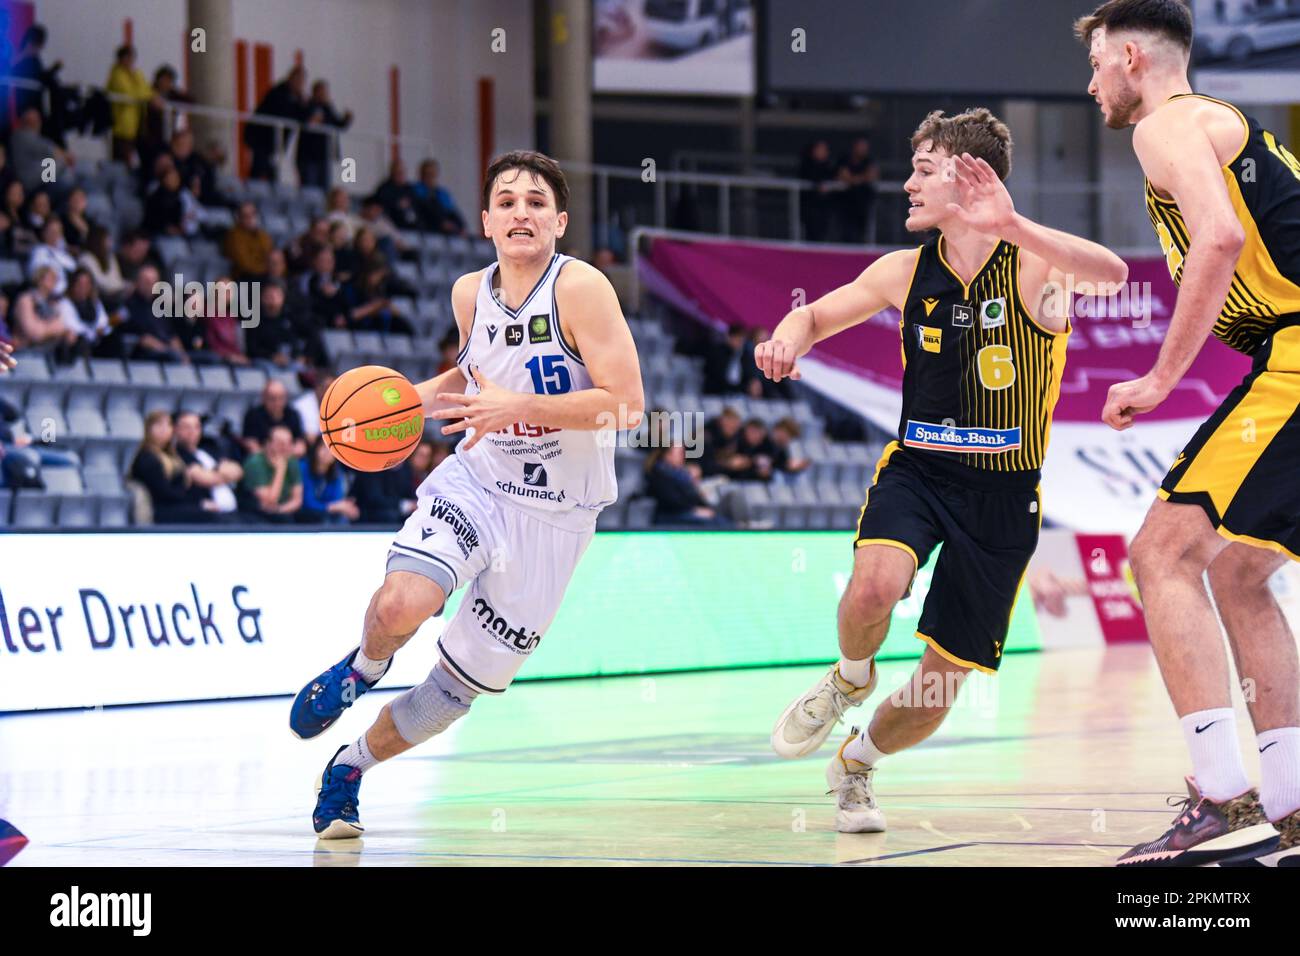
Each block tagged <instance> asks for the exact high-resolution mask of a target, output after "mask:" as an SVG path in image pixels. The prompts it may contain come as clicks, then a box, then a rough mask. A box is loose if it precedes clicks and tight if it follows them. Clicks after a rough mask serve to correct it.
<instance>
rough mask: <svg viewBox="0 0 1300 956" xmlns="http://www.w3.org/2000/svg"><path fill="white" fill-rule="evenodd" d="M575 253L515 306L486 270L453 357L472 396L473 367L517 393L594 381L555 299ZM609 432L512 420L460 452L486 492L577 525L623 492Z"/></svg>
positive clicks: (570, 388)
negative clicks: (568, 337) (495, 289)
mask: <svg viewBox="0 0 1300 956" xmlns="http://www.w3.org/2000/svg"><path fill="white" fill-rule="evenodd" d="M572 258H573V257H572V256H564V255H560V254H558V253H556V254H555V255H553V256H552V257H551V261H550V264H549V265H548V266H547V267H546V271H545V272H543V273H542V277H541V278H540V279H538V280H537V284H536V285H535V286H533V290H532V292H530V293H529V294H528V297H527V298H525V299H524V301H523V302H522V303H521V304H520V306H519V308H517V309H509V308H507V307H506V306H505V305H504V304H503V303H502V302H500V301H499V300H498V299H497V298H496V296H494V295H493V294H492V281H493V277H494V276H495V275H496V271H497V268H498V264H497V263H495V262H494V263H493V264H492V265H490V266H489V267H488V268H487V269H485V270H484V271H483V279H482V281H481V282H480V283H479V288H478V297H477V299H476V300H475V303H474V318H473V322H472V323H471V325H470V331H469V340H468V341H467V342H466V343H465V347H464V349H462V350H461V353H460V355H459V356H458V357H457V360H456V361H457V365H459V366H460V370H461V372H462V373H463V374H464V375H465V379H466V381H468V383H469V384H468V386H467V387H466V389H465V391H466V393H467V394H469V395H474V394H476V393H477V392H478V391H479V387H478V383H477V382H476V381H475V380H474V375H473V371H472V370H473V369H474V368H477V369H478V370H479V371H480V372H481V373H482V374H483V375H485V376H486V377H487V379H488V380H489V381H491V382H495V383H496V384H497V385H500V386H501V387H503V388H508V389H510V390H511V391H514V392H533V393H536V394H539V395H562V394H564V393H567V392H574V391H578V390H579V389H584V388H591V387H592V382H591V376H590V375H589V374H587V366H586V365H584V364H583V362H582V358H581V357H580V356H579V355H577V354H575V353H574V351H573V350H572V349H571V348H570V347H569V344H568V343H567V342H565V341H564V335H563V333H562V332H561V330H560V322H561V321H562V320H563V317H562V316H561V315H559V313H558V311H557V309H556V305H555V281H556V279H557V278H558V277H559V275H560V270H561V269H563V268H564V265H565V263H567V262H569V261H570V260H571V259H572ZM471 433H472V430H471ZM602 434H603V437H602ZM611 437H612V436H611V434H610V433H608V432H606V433H601V432H598V431H577V430H573V429H561V428H547V427H544V426H542V425H537V424H534V423H531V422H515V424H514V425H512V426H510V427H507V428H505V429H503V430H501V431H499V432H494V433H493V434H491V435H486V436H484V437H483V439H482V440H481V441H480V442H479V443H478V444H477V445H475V446H474V447H473V448H471V449H470V450H469V451H462V450H461V448H462V447H463V443H462V446H458V447H457V449H456V454H457V455H458V456H459V457H460V459H461V461H462V462H463V463H464V465H465V467H466V468H467V469H468V470H469V472H470V474H471V475H473V476H474V478H475V479H476V480H477V481H478V482H479V484H481V485H482V486H483V487H484V488H486V489H487V490H488V491H490V492H493V493H494V494H497V495H500V496H501V497H503V498H505V499H506V500H508V501H510V502H512V503H514V504H516V505H520V506H522V507H524V508H528V509H531V510H536V511H540V512H544V513H545V515H544V516H542V515H539V517H544V518H545V519H546V520H550V521H552V522H553V523H556V524H562V525H565V526H569V527H580V526H582V525H586V524H590V523H592V522H594V521H595V518H596V515H597V513H599V511H600V509H601V508H603V507H605V506H606V505H608V504H610V503H612V502H613V501H614V500H615V499H616V498H617V497H618V486H617V483H616V481H615V478H614V442H613V441H610V438H611Z"/></svg>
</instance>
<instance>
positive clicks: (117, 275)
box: [77, 225, 130, 309]
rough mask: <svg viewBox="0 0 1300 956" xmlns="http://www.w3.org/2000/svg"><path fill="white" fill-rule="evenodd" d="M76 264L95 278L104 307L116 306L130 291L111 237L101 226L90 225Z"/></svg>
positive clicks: (111, 307)
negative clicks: (82, 250) (83, 249)
mask: <svg viewBox="0 0 1300 956" xmlns="http://www.w3.org/2000/svg"><path fill="white" fill-rule="evenodd" d="M77 265H78V266H79V267H80V268H82V269H85V270H86V271H87V272H89V273H90V276H91V278H92V279H94V280H95V288H96V289H97V290H98V291H99V295H100V297H101V298H102V299H103V302H104V305H105V307H106V308H110V309H115V308H117V306H118V305H120V304H121V302H122V300H123V299H124V298H126V296H127V294H128V293H129V292H130V284H129V283H128V282H127V281H126V279H125V278H124V277H123V276H122V268H121V266H119V265H118V262H117V253H115V252H114V251H113V237H112V235H111V234H110V233H109V231H108V230H107V229H105V228H104V227H103V226H98V225H92V226H91V228H90V235H89V238H88V239H87V240H86V248H85V251H84V252H82V253H81V256H80V258H78V259H77Z"/></svg>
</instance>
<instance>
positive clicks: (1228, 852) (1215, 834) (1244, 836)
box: [1115, 777, 1279, 866]
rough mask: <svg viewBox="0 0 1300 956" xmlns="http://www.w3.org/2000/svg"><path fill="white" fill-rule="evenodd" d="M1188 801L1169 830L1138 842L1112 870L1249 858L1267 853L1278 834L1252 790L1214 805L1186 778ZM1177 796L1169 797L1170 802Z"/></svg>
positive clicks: (1221, 861) (1188, 864)
mask: <svg viewBox="0 0 1300 956" xmlns="http://www.w3.org/2000/svg"><path fill="white" fill-rule="evenodd" d="M1187 791H1188V797H1187V799H1186V800H1184V801H1183V802H1182V807H1181V809H1180V810H1179V813H1178V816H1177V817H1175V818H1174V823H1173V826H1171V827H1170V828H1169V829H1168V830H1166V831H1165V832H1164V833H1163V834H1161V835H1160V836H1159V837H1158V838H1156V839H1155V840H1152V841H1151V842H1150V843H1141V844H1139V845H1137V846H1135V847H1133V849H1131V850H1129V851H1128V852H1127V853H1125V854H1124V855H1123V856H1121V857H1120V858H1119V859H1118V860H1116V861H1115V865H1116V866H1205V865H1207V864H1210V863H1219V864H1224V863H1230V862H1233V861H1237V860H1245V859H1251V858H1253V857H1257V856H1259V855H1260V854H1263V853H1268V852H1270V851H1272V850H1273V849H1274V848H1275V847H1276V846H1277V842H1278V839H1279V834H1278V831H1277V830H1276V829H1274V827H1273V825H1272V824H1271V823H1269V822H1268V818H1267V817H1266V816H1264V808H1263V807H1262V806H1260V802H1259V794H1258V793H1257V792H1256V791H1255V790H1254V788H1252V789H1250V790H1247V791H1246V792H1245V793H1243V794H1241V795H1240V796H1237V797H1233V798H1232V799H1230V800H1224V801H1223V802H1221V803H1216V802H1215V801H1213V800H1211V799H1210V798H1209V797H1203V796H1201V792H1200V791H1199V790H1197V789H1196V781H1195V780H1193V779H1192V778H1191V777H1188V778H1187ZM1177 799H1178V798H1177V797H1170V798H1169V800H1170V803H1171V804H1172V803H1173V802H1174V801H1176V800H1177Z"/></svg>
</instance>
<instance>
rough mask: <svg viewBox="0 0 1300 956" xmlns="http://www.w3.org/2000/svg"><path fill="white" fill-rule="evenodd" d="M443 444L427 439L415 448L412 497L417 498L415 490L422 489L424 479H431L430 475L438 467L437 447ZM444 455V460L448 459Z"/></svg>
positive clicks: (411, 460) (412, 458)
mask: <svg viewBox="0 0 1300 956" xmlns="http://www.w3.org/2000/svg"><path fill="white" fill-rule="evenodd" d="M441 444H442V443H441V442H431V441H428V440H427V439H426V440H425V441H422V442H420V444H418V445H416V446H415V451H413V452H411V458H410V462H411V496H412V497H415V490H416V489H417V488H419V487H420V485H421V484H422V483H423V482H424V479H426V478H428V477H429V473H430V472H432V471H433V469H434V468H435V467H437V464H438V461H440V460H441V459H438V450H437V446H438V445H441ZM446 457H447V456H446V454H445V453H444V454H443V458H446Z"/></svg>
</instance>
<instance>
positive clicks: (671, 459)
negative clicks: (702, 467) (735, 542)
mask: <svg viewBox="0 0 1300 956" xmlns="http://www.w3.org/2000/svg"><path fill="white" fill-rule="evenodd" d="M646 493H647V494H648V495H649V496H650V497H651V498H653V499H654V502H655V515H654V523H655V524H676V525H683V524H685V525H698V526H702V527H712V528H728V527H730V526H731V522H730V521H728V520H727V519H726V518H724V517H722V516H721V515H719V514H718V513H717V512H716V511H714V510H713V508H711V507H710V506H709V503H708V502H707V501H705V499H704V495H703V494H702V493H701V492H700V487H699V476H698V475H697V474H696V473H695V472H694V471H693V470H691V469H690V468H688V467H687V465H686V449H685V447H684V446H683V445H681V444H680V443H674V444H672V445H669V446H668V447H666V448H655V449H654V450H652V451H651V452H650V455H649V457H648V458H647V459H646Z"/></svg>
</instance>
